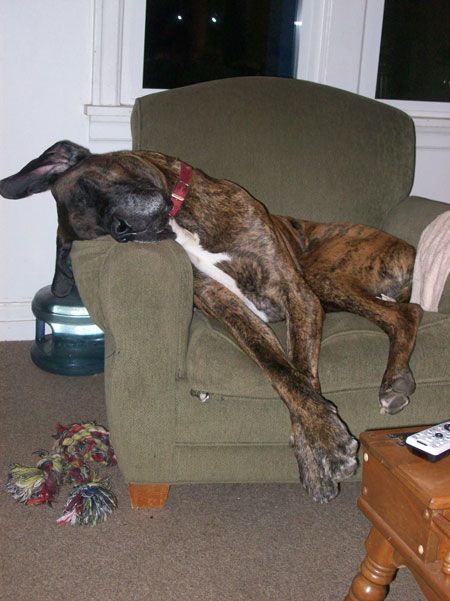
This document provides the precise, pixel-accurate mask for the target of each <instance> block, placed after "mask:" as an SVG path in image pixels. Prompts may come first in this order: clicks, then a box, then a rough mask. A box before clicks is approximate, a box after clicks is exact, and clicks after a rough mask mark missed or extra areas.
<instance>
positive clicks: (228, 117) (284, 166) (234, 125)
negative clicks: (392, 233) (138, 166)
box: [132, 77, 415, 226]
mask: <svg viewBox="0 0 450 601" xmlns="http://www.w3.org/2000/svg"><path fill="white" fill-rule="evenodd" d="M132 134H133V147H134V148H136V149H151V150H155V151H158V152H162V153H165V154H168V155H171V156H175V157H178V158H180V159H182V160H184V161H186V162H188V163H190V164H192V165H193V166H195V167H199V168H200V169H203V170H204V171H205V172H206V173H208V174H209V175H211V176H213V177H219V178H226V179H230V180H232V181H235V182H236V183H238V184H240V185H242V186H243V187H244V188H246V189H247V190H248V191H249V192H250V193H251V194H253V195H254V196H255V197H256V198H258V199H259V200H261V201H262V202H264V204H266V206H267V207H268V208H269V209H270V210H271V211H272V212H274V213H279V214H284V215H288V214H289V215H294V216H297V217H301V218H304V219H310V220H315V221H339V220H341V221H342V220H346V221H353V222H359V223H366V224H368V225H373V226H379V225H380V223H381V221H382V219H383V217H384V215H385V214H386V213H387V212H388V211H389V209H390V208H392V207H393V206H395V205H396V204H397V203H399V202H400V201H401V200H402V199H403V198H405V197H406V196H407V195H408V194H409V192H410V189H411V186H412V182H413V176H414V161H415V134H414V124H413V121H412V120H411V119H410V118H409V117H408V116H407V115H406V114H405V113H403V112H402V111H399V110H397V109H394V108H392V107H389V106H387V105H385V104H383V103H381V102H378V101H375V100H370V99H368V98H364V97H362V96H358V95H356V94H352V93H350V92H346V91H343V90H339V89H336V88H331V87H329V86H324V85H321V84H315V83H311V82H307V81H301V80H294V79H283V78H272V77H240V78H230V79H224V80H217V81H211V82H206V83H201V84H195V85H191V86H187V87H184V88H177V89H173V90H168V91H165V92H159V93H156V94H149V95H147V96H144V97H142V98H139V99H138V100H137V101H136V103H135V106H134V109H133V113H132Z"/></svg>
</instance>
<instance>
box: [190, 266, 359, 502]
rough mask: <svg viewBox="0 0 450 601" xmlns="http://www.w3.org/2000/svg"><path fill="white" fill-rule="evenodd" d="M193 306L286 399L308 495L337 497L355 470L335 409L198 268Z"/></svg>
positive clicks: (351, 446) (266, 331)
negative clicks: (224, 331)
mask: <svg viewBox="0 0 450 601" xmlns="http://www.w3.org/2000/svg"><path fill="white" fill-rule="evenodd" d="M194 302H195V304H196V306H197V307H198V308H199V309H201V310H202V311H203V312H204V313H206V314H207V315H209V316H211V317H214V318H216V319H218V320H220V321H221V322H222V323H224V324H225V325H226V326H227V327H228V329H229V330H230V332H231V334H232V335H233V337H234V338H235V340H236V342H237V343H238V344H239V346H240V347H241V349H242V350H243V351H244V352H245V353H246V354H247V355H249V356H250V357H251V358H252V359H253V360H254V361H255V362H256V363H257V364H258V365H259V366H260V367H261V369H262V370H263V371H264V373H265V375H266V377H267V378H268V379H269V381H270V383H271V384H272V386H273V387H274V388H275V390H276V391H277V392H278V394H279V395H280V397H281V398H282V400H283V401H284V403H285V405H286V407H287V408H288V410H289V414H290V417H291V423H292V430H293V436H294V441H295V447H294V452H295V455H296V458H297V462H298V467H299V473H300V480H301V481H302V483H303V485H304V487H305V488H306V490H307V491H308V493H309V494H310V495H311V496H312V497H313V498H314V500H316V501H319V502H322V503H323V502H326V501H329V500H330V499H332V498H333V497H335V496H336V494H337V493H338V487H339V482H340V481H341V480H344V479H345V478H347V477H349V476H350V475H351V474H353V472H354V471H355V469H356V465H357V464H356V459H355V454H356V449H357V442H356V441H355V440H354V439H353V438H352V436H351V435H350V433H349V432H348V430H347V427H346V426H345V424H344V423H343V422H342V421H341V420H340V419H339V417H338V415H337V413H336V410H335V408H334V406H333V405H332V404H331V403H330V402H329V401H327V400H326V399H324V398H323V397H322V396H321V395H320V394H319V393H318V392H317V391H316V390H315V389H314V387H313V386H311V383H310V382H309V378H308V377H306V378H305V377H304V376H303V375H302V374H300V372H299V370H298V369H297V368H296V367H295V366H294V365H293V364H292V362H291V361H290V360H289V359H288V357H287V356H286V354H285V352H284V351H283V348H282V346H281V345H280V343H279V341H278V339H277V338H276V336H275V334H274V333H273V332H272V330H271V329H270V328H269V327H268V326H267V325H266V324H265V323H264V322H263V321H261V320H260V319H259V318H258V317H257V316H256V315H255V314H254V313H253V312H252V311H251V309H249V308H248V307H247V306H246V305H245V303H244V302H243V301H242V300H241V299H240V298H238V297H237V296H236V295H235V294H233V292H231V291H230V290H228V289H227V288H225V287H224V286H223V285H221V284H220V283H218V282H217V281H215V280H212V279H210V278H208V277H206V276H204V275H202V274H201V273H199V272H197V271H196V270H194Z"/></svg>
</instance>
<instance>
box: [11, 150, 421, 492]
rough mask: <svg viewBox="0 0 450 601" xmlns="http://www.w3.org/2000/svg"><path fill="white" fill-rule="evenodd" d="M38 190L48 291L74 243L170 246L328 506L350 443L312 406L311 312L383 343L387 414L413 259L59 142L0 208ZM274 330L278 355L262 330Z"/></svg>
mask: <svg viewBox="0 0 450 601" xmlns="http://www.w3.org/2000/svg"><path fill="white" fill-rule="evenodd" d="M48 189H51V191H52V193H53V196H54V197H55V200H56V205H57V211H58V235H57V260H56V271H55V278H54V280H53V285H52V288H53V292H54V293H55V294H56V295H57V296H64V295H66V294H68V292H69V291H70V289H71V287H72V285H73V276H72V273H71V270H70V268H69V267H68V259H69V254H70V249H71V245H72V242H73V241H74V240H88V239H93V238H97V237H99V236H104V235H111V236H112V237H113V238H115V239H116V240H117V241H118V242H129V241H134V242H158V241H159V240H164V239H167V238H171V239H174V240H176V241H177V242H178V243H179V244H181V245H182V246H183V247H184V248H185V250H186V252H187V253H188V255H189V257H190V259H191V262H192V265H193V271H194V303H195V305H196V306H197V307H198V308H199V309H201V310H202V311H203V312H204V313H206V314H207V315H209V316H212V317H214V318H216V319H218V320H220V321H222V322H223V323H224V324H225V325H226V326H227V328H228V329H229V331H230V332H231V333H232V335H233V336H234V338H235V340H236V342H237V343H238V344H239V346H240V347H241V348H242V349H243V351H244V352H246V353H247V354H248V355H249V356H250V357H251V358H252V359H253V360H254V361H255V362H256V363H257V364H258V365H259V366H260V367H261V369H262V370H263V372H264V373H265V375H266V377H267V378H268V379H269V381H270V382H271V384H272V386H273V387H274V388H275V390H276V391H277V392H278V394H279V395H280V397H281V399H282V400H283V401H284V403H285V405H286V407H287V409H288V411H289V415H290V418H291V424H292V435H291V438H290V444H291V446H292V447H293V449H294V453H295V456H296V458H297V461H298V466H299V473H300V480H301V482H302V483H303V485H304V487H305V488H306V490H307V491H308V493H309V494H310V495H311V496H312V497H313V498H314V499H315V500H316V501H319V502H326V501H328V500H330V499H332V498H333V497H334V496H335V495H336V494H337V492H338V484H339V482H340V481H342V480H343V479H345V478H347V477H349V476H350V475H351V474H352V473H353V472H354V471H355V469H356V465H357V462H356V458H355V456H356V451H357V442H356V440H354V438H353V437H352V436H351V434H350V433H349V431H348V429H347V427H346V426H345V424H344V423H343V422H342V421H341V420H340V418H339V416H338V414H337V411H336V408H335V406H334V405H333V404H332V403H330V402H329V401H328V400H327V399H325V398H324V397H323V396H322V394H321V389H320V382H319V376H318V360H319V351H320V340H321V330H322V321H323V317H324V311H328V310H339V311H349V312H351V313H355V314H358V315H362V316H364V317H366V318H368V319H370V320H371V321H373V322H374V323H376V324H377V325H378V326H379V327H380V328H381V329H382V330H383V331H385V332H386V333H387V335H388V336H389V344H390V348H389V356H388V361H387V367H386V371H385V373H384V375H383V378H382V382H381V386H380V396H379V398H380V405H381V410H382V411H383V412H386V413H397V412H398V411H400V410H401V409H402V408H403V407H404V406H405V405H406V404H407V403H408V401H409V395H410V394H411V393H412V392H413V391H414V388H415V382H414V378H413V375H412V373H411V370H410V367H409V359H410V356H411V353H412V350H413V348H414V343H415V338H416V333H417V328H418V325H419V323H420V319H421V316H422V310H421V308H420V307H419V306H418V305H415V304H411V303H408V299H409V295H410V292H411V280H412V273H413V265H414V257H415V251H414V248H413V247H411V246H410V245H408V244H407V243H406V242H403V241H401V240H399V239H397V238H394V237H393V236H390V235H388V234H386V233H384V232H382V231H379V230H376V229H373V228H371V227H367V226H364V225H353V224H350V223H331V224H324V223H313V222H309V221H304V220H301V219H294V218H291V217H281V216H277V215H272V214H270V213H269V212H268V211H267V209H266V208H265V206H264V205H263V204H262V203H260V202H259V201H258V200H256V199H255V198H253V197H252V196H251V195H250V194H249V193H248V192H247V191H246V190H244V189H243V188H241V187H240V186H239V185H237V184H235V183H232V182H230V181H226V180H218V179H214V178H212V177H209V176H208V175H206V174H205V173H203V172H202V171H200V170H199V169H195V168H194V169H193V168H192V167H190V166H189V165H186V164H185V163H183V162H181V161H180V160H178V159H175V158H172V157H168V156H165V155H163V154H160V153H157V152H151V151H120V152H112V153H107V154H91V153H90V152H89V150H87V149H86V148H83V147H81V146H79V145H77V144H74V143H72V142H68V141H61V142H58V143H56V144H55V145H53V146H52V147H50V148H49V149H48V150H46V151H45V152H44V153H43V154H42V155H41V156H39V157H38V158H36V159H34V160H32V161H31V162H30V163H28V164H27V165H26V166H25V167H24V168H23V169H22V170H21V171H19V172H18V173H17V174H15V175H12V176H11V177H8V178H5V179H4V180H2V181H1V182H0V194H2V195H3V196H4V197H6V198H23V197H25V196H29V195H31V194H35V193H37V192H42V191H44V190H48ZM282 319H285V320H286V323H287V352H285V351H284V350H283V348H282V347H281V345H280V343H279V341H278V339H277V338H276V336H275V335H274V334H273V332H272V330H271V329H270V327H269V326H268V325H267V323H268V322H273V321H279V320H282Z"/></svg>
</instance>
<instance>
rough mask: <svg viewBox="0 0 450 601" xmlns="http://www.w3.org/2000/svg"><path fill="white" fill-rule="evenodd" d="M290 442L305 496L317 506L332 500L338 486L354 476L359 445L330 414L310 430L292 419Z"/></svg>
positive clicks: (340, 422) (339, 421)
mask: <svg viewBox="0 0 450 601" xmlns="http://www.w3.org/2000/svg"><path fill="white" fill-rule="evenodd" d="M291 441H292V443H291V444H292V446H293V447H294V453H295V456H296V458H297V462H298V468H299V473H300V481H301V482H302V484H303V486H304V488H305V489H306V491H307V492H308V494H309V495H310V496H311V497H312V498H313V499H314V501H317V502H319V503H327V502H328V501H331V499H334V497H335V496H336V495H337V494H338V492H339V483H340V482H342V480H345V479H346V478H349V477H350V476H351V475H352V474H354V472H355V470H356V468H357V465H358V463H357V459H356V452H357V449H358V442H357V441H356V440H355V439H354V438H353V437H352V436H351V434H350V433H349V432H348V430H347V428H346V426H345V424H344V423H343V422H342V421H341V420H340V419H339V417H338V415H337V414H335V413H333V412H331V411H327V412H326V413H323V414H322V415H321V417H320V420H318V421H317V422H316V424H315V427H314V429H313V430H309V431H306V430H305V428H304V427H303V426H302V424H300V423H299V422H298V421H296V420H294V421H293V435H292V437H291Z"/></svg>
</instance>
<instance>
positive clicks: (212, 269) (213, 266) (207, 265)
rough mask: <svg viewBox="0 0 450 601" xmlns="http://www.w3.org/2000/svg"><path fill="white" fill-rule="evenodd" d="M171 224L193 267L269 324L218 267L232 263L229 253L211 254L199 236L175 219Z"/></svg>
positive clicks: (232, 280)
mask: <svg viewBox="0 0 450 601" xmlns="http://www.w3.org/2000/svg"><path fill="white" fill-rule="evenodd" d="M169 223H170V227H171V228H172V230H173V232H174V234H175V235H176V238H175V240H176V242H178V244H180V245H181V246H182V247H183V248H184V250H185V251H186V252H187V254H188V256H189V259H190V260H191V263H192V265H194V266H195V267H196V268H197V269H198V270H199V271H201V272H202V273H204V274H205V275H207V276H209V277H210V278H212V279H213V280H216V282H219V283H220V284H222V285H223V286H225V287H226V288H228V290H230V291H231V292H233V293H234V294H236V296H238V297H239V298H240V299H241V300H242V301H243V302H244V303H245V304H246V305H247V307H248V308H249V309H251V310H252V311H253V313H255V315H257V316H258V317H259V318H260V319H262V320H263V321H266V322H267V321H268V319H267V316H266V314H265V313H264V312H263V311H260V310H259V309H257V308H256V307H255V305H254V303H253V302H252V301H251V300H249V299H248V298H247V297H246V296H245V295H244V294H242V292H241V290H240V289H239V288H238V286H237V284H236V282H235V280H234V279H233V278H232V277H231V276H230V275H228V274H227V273H225V272H224V271H222V269H220V267H217V263H222V262H224V261H231V257H230V255H229V254H228V253H211V252H209V251H208V250H205V249H204V248H203V247H202V245H201V244H200V240H199V237H198V234H193V233H191V232H189V231H188V230H187V229H185V228H184V227H180V226H179V225H178V223H177V222H176V221H175V219H170V222H169Z"/></svg>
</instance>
